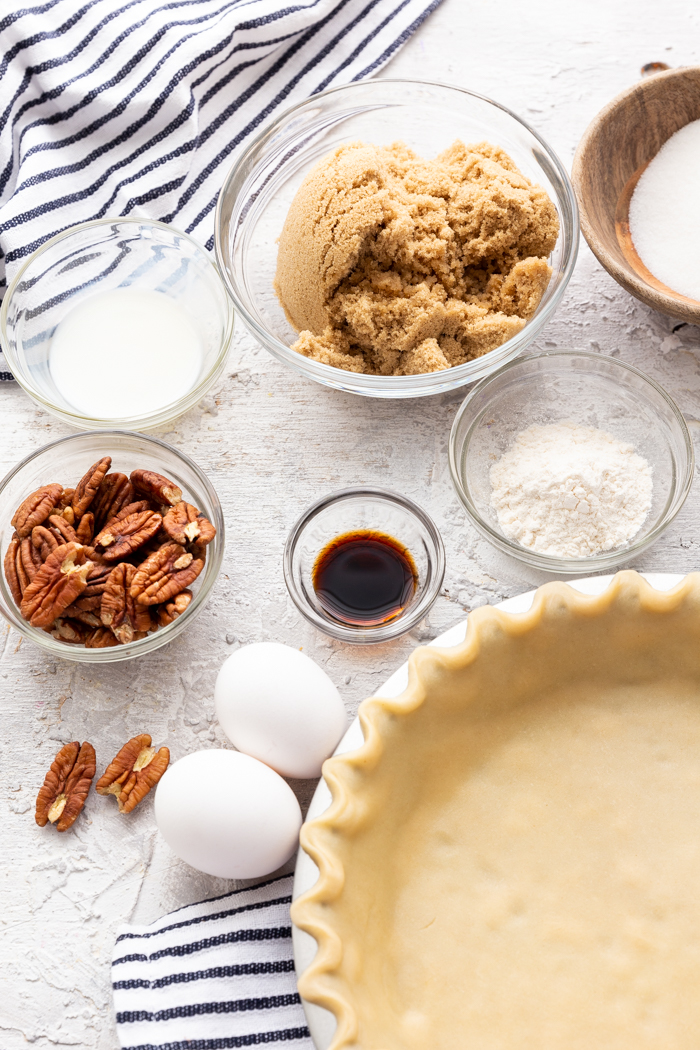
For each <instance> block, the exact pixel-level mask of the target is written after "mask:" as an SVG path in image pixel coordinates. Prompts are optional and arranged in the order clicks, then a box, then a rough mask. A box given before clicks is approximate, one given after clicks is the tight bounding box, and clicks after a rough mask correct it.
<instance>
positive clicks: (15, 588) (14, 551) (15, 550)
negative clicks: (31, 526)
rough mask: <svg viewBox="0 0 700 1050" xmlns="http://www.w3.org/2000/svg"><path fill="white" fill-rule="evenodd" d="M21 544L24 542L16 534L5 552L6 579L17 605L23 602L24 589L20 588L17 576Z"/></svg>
mask: <svg viewBox="0 0 700 1050" xmlns="http://www.w3.org/2000/svg"><path fill="white" fill-rule="evenodd" d="M21 542H22V541H21V540H20V538H19V536H18V535H17V533H15V534H14V536H13V537H12V539H11V540H10V542H9V544H8V546H7V550H6V551H5V561H4V568H5V579H6V580H7V585H8V587H9V588H10V591H11V592H12V597H13V598H14V600H15V601H16V603H17V605H19V604H20V602H21V601H22V588H21V587H20V583H19V577H18V575H17V555H18V554H19V545H20V543H21Z"/></svg>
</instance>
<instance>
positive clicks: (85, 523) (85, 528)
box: [75, 510, 95, 543]
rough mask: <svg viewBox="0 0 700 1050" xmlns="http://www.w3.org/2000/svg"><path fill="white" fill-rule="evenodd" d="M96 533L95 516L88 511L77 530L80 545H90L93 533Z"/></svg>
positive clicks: (76, 535) (76, 534)
mask: <svg viewBox="0 0 700 1050" xmlns="http://www.w3.org/2000/svg"><path fill="white" fill-rule="evenodd" d="M94 531H95V515H94V514H93V513H92V511H90V510H88V511H86V512H85V514H83V516H82V518H81V519H80V521H79V523H78V527H77V529H76V530H75V537H76V539H77V541H78V543H90V542H92V537H93V533H94Z"/></svg>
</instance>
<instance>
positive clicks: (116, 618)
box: [100, 562, 153, 645]
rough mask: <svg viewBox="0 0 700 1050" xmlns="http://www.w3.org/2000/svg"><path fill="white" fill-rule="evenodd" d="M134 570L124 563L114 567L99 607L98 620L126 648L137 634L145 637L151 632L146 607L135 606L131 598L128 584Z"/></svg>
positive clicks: (131, 566)
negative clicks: (108, 628) (109, 629)
mask: <svg viewBox="0 0 700 1050" xmlns="http://www.w3.org/2000/svg"><path fill="white" fill-rule="evenodd" d="M135 574H136V568H135V567H134V566H133V565H129V564H128V562H122V564H121V565H116V566H115V567H114V569H113V570H112V572H111V573H110V575H109V579H108V581H107V586H106V588H105V592H104V594H103V595H102V600H101V604H100V619H101V620H102V623H103V624H104V625H105V627H111V628H112V631H113V632H114V635H115V637H116V638H117V640H118V641H119V642H120V643H121V644H122V645H126V644H127V642H133V640H134V638H135V636H136V635H137V634H147V633H148V631H150V630H151V629H152V628H153V622H152V620H151V614H150V611H149V609H148V606H144V605H138V603H137V602H136V601H135V600H134V599H133V598H132V597H131V584H132V583H133V580H134V575H135Z"/></svg>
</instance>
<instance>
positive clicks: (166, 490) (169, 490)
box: [130, 470, 182, 507]
mask: <svg viewBox="0 0 700 1050" xmlns="http://www.w3.org/2000/svg"><path fill="white" fill-rule="evenodd" d="M130 477H131V484H132V485H133V486H134V488H135V489H136V490H137V491H138V492H143V493H145V495H146V496H148V497H149V499H152V500H155V502H156V503H158V504H164V505H165V506H168V507H174V506H175V504H176V503H179V502H180V500H181V499H182V489H181V488H178V486H177V485H176V484H175V482H173V481H169V480H168V478H164V477H163V475H162V474H156V472H155V470H132V472H131V475H130Z"/></svg>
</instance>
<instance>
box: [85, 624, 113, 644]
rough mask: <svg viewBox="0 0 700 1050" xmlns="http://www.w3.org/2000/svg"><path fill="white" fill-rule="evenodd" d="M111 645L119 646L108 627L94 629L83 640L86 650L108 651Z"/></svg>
mask: <svg viewBox="0 0 700 1050" xmlns="http://www.w3.org/2000/svg"><path fill="white" fill-rule="evenodd" d="M113 645H119V642H118V641H117V639H116V638H115V637H114V634H113V633H112V631H110V629H109V627H96V628H95V630H94V631H91V632H90V634H88V635H87V636H86V638H85V648H86V649H110V648H111V647H112V646H113Z"/></svg>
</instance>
